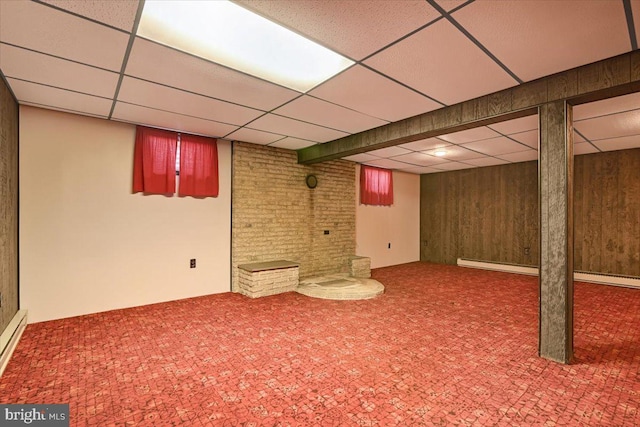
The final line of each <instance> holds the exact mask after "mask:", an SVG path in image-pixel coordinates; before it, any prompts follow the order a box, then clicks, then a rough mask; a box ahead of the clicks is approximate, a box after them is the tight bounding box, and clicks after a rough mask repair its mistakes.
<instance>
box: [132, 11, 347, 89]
mask: <svg viewBox="0 0 640 427" xmlns="http://www.w3.org/2000/svg"><path fill="white" fill-rule="evenodd" d="M137 35H139V36H141V37H145V38H147V39H150V40H153V41H156V42H158V43H161V44H164V45H167V46H170V47H173V48H175V49H178V50H181V51H184V52H187V53H190V54H193V55H196V56H199V57H201V58H205V59H208V60H210V61H214V62H217V63H219V64H222V65H225V66H227V67H229V68H233V69H235V70H238V71H242V72H244V73H247V74H251V75H253V76H256V77H260V78H262V79H265V80H268V81H270V82H273V83H277V84H280V85H282V86H285V87H288V88H291V89H294V90H297V91H299V92H307V91H309V90H310V89H312V88H314V87H315V86H317V85H318V84H320V83H322V82H323V81H325V80H327V79H329V78H331V77H333V76H334V75H336V74H338V73H339V72H340V71H342V70H344V69H346V68H348V67H350V66H351V65H352V64H353V61H351V60H349V59H347V58H345V57H343V56H341V55H339V54H337V53H335V52H333V51H331V50H329V49H327V48H326V47H324V46H321V45H319V44H318V43H315V42H313V41H311V40H309V39H306V38H304V37H302V36H301V35H299V34H296V33H294V32H293V31H291V30H289V29H287V28H284V27H282V26H280V25H278V24H276V23H274V22H271V21H269V20H268V19H266V18H263V17H262V16H259V15H256V14H255V13H252V12H250V11H248V10H246V9H244V8H242V7H240V6H238V5H236V4H234V3H231V2H229V1H222V0H218V1H191V0H190V1H169V0H163V1H153V0H147V1H146V2H145V4H144V10H143V12H142V17H141V19H140V25H139V26H138V33H137ZM176 66H178V65H176Z"/></svg>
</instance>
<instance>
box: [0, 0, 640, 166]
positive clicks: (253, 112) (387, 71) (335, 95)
mask: <svg viewBox="0 0 640 427" xmlns="http://www.w3.org/2000/svg"><path fill="white" fill-rule="evenodd" d="M148 1H151V0H148ZM235 3H237V4H239V5H240V6H246V7H247V8H249V9H251V10H253V11H255V12H256V13H258V14H260V15H261V16H263V17H266V18H268V19H271V20H273V21H274V22H278V23H279V24H281V25H283V26H284V27H286V28H289V29H291V30H292V31H294V32H296V33H298V34H301V35H304V36H306V37H308V38H309V39H311V40H314V41H316V42H317V43H319V44H321V45H323V46H325V47H327V48H330V49H332V50H334V51H336V52H337V53H339V54H340V55H342V56H344V57H346V58H349V59H352V60H353V61H354V64H353V65H352V66H350V67H349V68H347V69H345V70H343V71H341V72H340V73H339V74H337V75H335V76H333V77H332V78H330V79H328V80H326V81H324V82H322V83H320V84H318V85H317V86H315V87H314V88H312V89H311V90H309V91H307V92H305V93H302V92H299V91H295V90H292V89H288V88H285V87H284V86H281V85H278V84H275V83H271V82H268V81H266V80H263V79H261V78H258V77H254V76H251V75H249V74H246V73H242V72H239V71H235V70H233V69H231V68H229V67H226V66H223V65H220V64H217V63H215V62H212V61H210V60H205V59H202V58H200V57H197V56H195V55H192V54H189V53H185V52H182V51H180V50H177V49H173V48H171V47H168V46H165V45H162V44H159V43H156V42H153V41H150V40H147V39H145V38H142V37H140V36H138V35H136V31H137V30H136V29H137V26H138V24H139V22H140V18H141V14H142V11H143V7H144V2H143V1H137V0H118V1H114V2H108V5H107V3H106V2H100V1H78V0H37V1H32V0H21V1H10V2H7V1H1V2H0V75H1V76H2V78H3V79H5V80H6V82H7V83H8V85H9V87H10V90H11V91H12V93H13V94H15V96H16V98H17V100H18V102H19V103H21V104H24V105H34V106H38V107H43V108H49V109H54V110H60V111H66V112H73V113H76V114H84V115H87V116H91V117H99V118H103V119H110V120H115V121H122V122H128V123H134V124H144V125H148V126H155V127H161V128H167V129H173V130H178V131H182V132H190V133H195V134H202V135H207V136H212V137H217V138H225V139H230V140H239V141H245V142H251V143H255V144H260V145H271V146H275V147H281V148H287V149H301V148H305V147H308V146H311V145H315V144H323V143H326V142H329V141H332V140H335V139H338V138H341V137H344V136H348V135H354V134H358V133H359V132H362V131H366V130H369V129H373V128H377V127H380V126H384V125H386V124H387V123H392V122H397V121H400V120H403V119H406V118H409V117H413V116H416V115H419V114H423V113H426V112H429V111H434V110H437V109H439V108H441V107H445V106H447V105H452V104H455V103H458V102H461V101H465V100H468V99H472V98H476V97H478V96H483V95H487V94H489V93H493V92H496V91H499V90H503V89H507V88H509V87H513V86H517V85H518V84H521V83H523V82H528V81H531V80H535V79H537V78H540V77H544V76H546V75H549V74H553V73H557V72H560V71H564V70H566V69H570V68H574V67H577V66H581V65H585V64H588V63H592V62H594V61H598V60H602V59H606V58H610V57H613V56H616V55H620V54H622V53H626V52H630V51H633V50H636V49H637V48H638V46H637V39H638V30H639V29H638V28H637V24H636V23H637V22H638V19H639V17H638V15H639V14H640V1H635V0H615V1H608V2H593V1H590V0H575V1H571V2H548V1H545V0H532V1H528V2H486V1H473V0H468V1H464V0H426V1H425V0H387V1H385V2H379V1H369V0H360V1H357V2H355V1H334V0H296V1H291V0H237V1H235ZM168 98H170V99H171V100H173V99H175V100H176V101H175V102H170V100H169V99H168ZM574 120H575V122H574V128H575V152H576V153H577V154H584V153H591V152H598V151H609V150H619V149H627V148H635V147H640V95H638V94H631V95H626V96H622V97H618V98H614V99H610V100H605V101H599V102H595V103H590V104H583V105H579V106H575V107H574ZM534 122H535V123H534ZM537 138H538V136H537V120H533V121H532V120H531V119H528V118H527V117H525V118H521V119H515V120H512V121H510V122H503V123H496V124H493V125H489V126H485V127H483V128H480V129H478V130H475V132H468V131H462V132H458V133H456V134H450V135H440V136H439V137H437V138H428V139H426V140H421V141H414V142H410V143H406V144H401V145H399V146H397V147H389V148H393V149H389V148H387V149H381V150H374V151H371V152H369V153H362V154H357V155H352V156H347V157H346V158H347V159H348V160H353V161H357V162H361V163H366V164H371V165H377V166H380V167H387V168H392V169H397V170H401V171H405V172H408V173H436V172H441V171H448V170H456V169H464V168H471V167H482V166H487V165H493V164H505V163H513V162H520V161H528V160H535V159H536V158H537ZM437 149H443V150H445V151H447V154H446V155H445V156H436V154H435V152H436V150H437Z"/></svg>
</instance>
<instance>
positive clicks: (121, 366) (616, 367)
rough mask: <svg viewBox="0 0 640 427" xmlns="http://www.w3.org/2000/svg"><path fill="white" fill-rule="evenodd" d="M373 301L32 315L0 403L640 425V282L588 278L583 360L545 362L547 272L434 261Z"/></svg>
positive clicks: (82, 420) (203, 419)
mask: <svg viewBox="0 0 640 427" xmlns="http://www.w3.org/2000/svg"><path fill="white" fill-rule="evenodd" d="M374 278H375V279H378V280H379V281H381V282H382V283H384V284H385V285H386V292H385V294H383V295H382V296H380V297H378V298H376V299H374V300H366V301H329V300H319V299H312V298H309V297H306V296H303V295H300V294H296V293H287V294H282V295H277V296H273V297H265V298H261V299H256V300H251V299H248V298H246V297H243V296H241V295H238V294H223V295H214V296H208V297H202V298H193V299H188V300H183V301H176V302H170V303H165V304H156V305H151V306H145V307H137V308H132V309H126V310H116V311H111V312H106V313H99V314H95V315H90V316H83V317H76V318H71V319H64V320H58V321H52V322H43V323H38V324H33V325H29V326H28V327H27V329H26V331H25V333H24V335H23V337H22V340H21V342H20V344H19V346H18V349H17V350H16V352H15V353H14V356H13V358H12V360H11V362H10V363H9V366H8V367H7V370H6V371H5V374H4V375H3V377H2V378H1V379H0V403H70V410H71V425H77V426H112V425H115V426H122V425H132V426H174V425H184V426H351V425H354V426H355V425H360V426H393V425H402V426H423V425H424V426H432V425H433V426H449V425H461V426H466V425H472V426H493V425H501V426H514V425H519V426H525V425H526V426H529V425H531V426H585V425H590V426H637V425H640V414H639V413H638V406H639V405H640V375H639V372H640V326H639V325H640V291H638V290H631V289H624V288H615V287H608V286H601V285H590V284H584V283H577V284H576V288H575V330H576V335H575V355H576V361H575V363H574V364H573V365H570V366H564V365H560V364H556V363H553V362H549V361H546V360H544V359H540V358H538V357H537V322H538V305H537V298H538V297H537V279H536V278H534V277H526V276H517V275H511V274H506V273H495V272H484V271H478V270H470V269H462V268H458V267H452V266H442V265H433V264H424V263H412V264H407V265H402V266H396V267H388V268H384V269H378V270H375V271H374Z"/></svg>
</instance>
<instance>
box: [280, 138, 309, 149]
mask: <svg viewBox="0 0 640 427" xmlns="http://www.w3.org/2000/svg"><path fill="white" fill-rule="evenodd" d="M312 145H315V142H311V141H307V140H305V139H298V138H289V137H287V138H283V139H281V140H280V141H276V142H274V143H273V144H270V145H269V146H270V147H278V148H286V149H287V150H299V149H301V148H306V147H310V146H312Z"/></svg>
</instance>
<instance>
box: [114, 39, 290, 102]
mask: <svg viewBox="0 0 640 427" xmlns="http://www.w3.org/2000/svg"><path fill="white" fill-rule="evenodd" d="M176 64H180V66H176ZM126 74H128V75H131V76H135V77H140V78H142V79H145V80H150V81H154V82H158V83H162V84H164V85H167V86H172V87H175V88H178V89H184V90H188V91H191V92H197V93H201V94H203V95H207V96H210V97H213V98H218V99H221V100H224V101H231V102H234V103H237V104H241V105H246V106H248V107H253V108H258V109H260V110H264V111H270V110H272V109H274V108H276V107H279V106H280V105H282V104H284V103H285V102H288V101H290V100H292V99H294V98H295V97H297V96H299V95H300V94H299V93H298V92H295V91H293V90H290V89H286V88H283V87H280V86H277V85H275V84H272V83H269V82H266V81H264V80H260V79H258V78H255V77H252V76H249V75H247V74H243V73H239V72H237V71H233V70H231V69H229V68H226V67H223V66H221V65H217V64H213V63H211V62H208V61H205V60H204V59H200V58H197V57H195V56H191V55H187V54H186V53H182V52H179V51H177V50H175V49H170V48H168V47H166V46H162V45H159V44H157V43H153V42H150V41H148V40H144V39H141V38H139V37H137V38H136V40H135V42H134V43H133V48H132V49H131V55H130V56H129V61H128V62H127V69H126Z"/></svg>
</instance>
